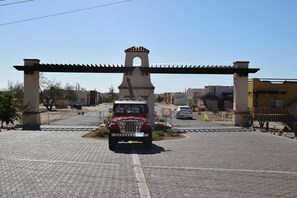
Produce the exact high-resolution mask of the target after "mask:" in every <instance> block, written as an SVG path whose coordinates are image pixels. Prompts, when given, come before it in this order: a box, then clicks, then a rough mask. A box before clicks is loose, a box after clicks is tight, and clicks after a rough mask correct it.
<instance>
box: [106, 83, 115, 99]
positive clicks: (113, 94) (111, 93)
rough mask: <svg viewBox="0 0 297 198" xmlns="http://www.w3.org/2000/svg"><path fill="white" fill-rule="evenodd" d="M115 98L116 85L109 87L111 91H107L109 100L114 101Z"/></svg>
mask: <svg viewBox="0 0 297 198" xmlns="http://www.w3.org/2000/svg"><path fill="white" fill-rule="evenodd" d="M114 100H115V93H114V87H113V86H110V87H109V92H108V93H107V102H113V101H114Z"/></svg>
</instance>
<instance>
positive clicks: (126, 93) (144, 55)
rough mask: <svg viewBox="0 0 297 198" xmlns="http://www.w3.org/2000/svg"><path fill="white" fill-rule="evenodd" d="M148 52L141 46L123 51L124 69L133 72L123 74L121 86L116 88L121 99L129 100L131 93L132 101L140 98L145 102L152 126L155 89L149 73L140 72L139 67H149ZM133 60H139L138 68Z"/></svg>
mask: <svg viewBox="0 0 297 198" xmlns="http://www.w3.org/2000/svg"><path fill="white" fill-rule="evenodd" d="M149 52H150V51H149V50H148V49H146V48H144V47H141V46H140V47H135V46H133V47H130V48H128V49H126V50H125V53H126V59H125V67H133V70H131V72H125V73H124V74H123V81H122V84H121V85H120V86H119V87H118V88H119V91H120V97H122V98H131V97H130V95H131V91H132V92H133V96H134V99H138V98H141V99H144V100H147V102H148V106H149V119H150V122H151V124H153V123H154V116H153V115H154V114H153V113H154V102H155V97H154V89H155V87H154V86H153V84H152V83H151V77H150V73H148V72H142V71H141V70H140V68H141V67H149V58H148V54H149ZM135 58H139V59H140V60H141V64H140V66H135V65H134V59H135ZM129 84H130V86H129ZM130 88H131V89H130Z"/></svg>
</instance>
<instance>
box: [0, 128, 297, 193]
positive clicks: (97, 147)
mask: <svg viewBox="0 0 297 198" xmlns="http://www.w3.org/2000/svg"><path fill="white" fill-rule="evenodd" d="M82 128H83V129H82ZM82 128H80V127H66V129H65V127H61V126H59V127H57V128H55V127H52V128H51V129H47V130H44V131H5V132H1V133H0V197H1V198H2V197H9V198H10V197H30V198H31V197H139V191H138V185H137V181H136V175H135V172H134V166H133V159H132V154H137V155H138V157H139V159H140V163H141V168H142V170H143V173H144V176H145V178H146V182H147V186H148V188H149V190H150V193H151V196H152V197H170V198H175V197H243V198H245V197H256V198H257V197H261V198H262V197H267V198H268V197H273V198H274V197H275V198H276V197H285V198H293V197H296V194H297V193H296V186H297V166H296V164H297V141H294V140H289V139H285V138H280V137H277V136H272V135H267V134H262V133H259V132H253V131H250V130H246V129H241V128H230V127H223V126H217V125H216V126H213V127H212V126H210V125H207V126H201V127H199V128H193V129H191V130H192V132H188V133H187V134H186V135H187V136H188V137H187V138H183V139H179V140H169V141H159V142H154V145H153V148H152V149H151V150H145V149H143V145H142V144H138V143H128V144H121V145H120V146H119V149H117V150H116V151H115V152H111V151H109V150H108V143H107V141H105V140H97V139H90V138H82V137H81V136H82V135H83V134H85V133H86V132H87V131H89V130H91V127H87V126H85V127H82ZM184 130H187V129H184Z"/></svg>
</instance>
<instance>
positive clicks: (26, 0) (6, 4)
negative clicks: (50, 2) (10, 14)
mask: <svg viewBox="0 0 297 198" xmlns="http://www.w3.org/2000/svg"><path fill="white" fill-rule="evenodd" d="M0 1H4V0H0ZM29 1H34V0H25V1H17V2H11V3H5V4H0V6H8V5H13V4H20V3H27V2H29Z"/></svg>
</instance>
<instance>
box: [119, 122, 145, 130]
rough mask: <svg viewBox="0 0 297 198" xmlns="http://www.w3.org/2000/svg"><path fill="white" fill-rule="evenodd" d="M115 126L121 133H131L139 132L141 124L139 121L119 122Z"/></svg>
mask: <svg viewBox="0 0 297 198" xmlns="http://www.w3.org/2000/svg"><path fill="white" fill-rule="evenodd" d="M117 124H118V126H119V128H120V130H121V132H122V133H133V132H139V131H140V129H141V127H142V125H143V122H142V121H140V120H121V121H119V122H118V123H117Z"/></svg>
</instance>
